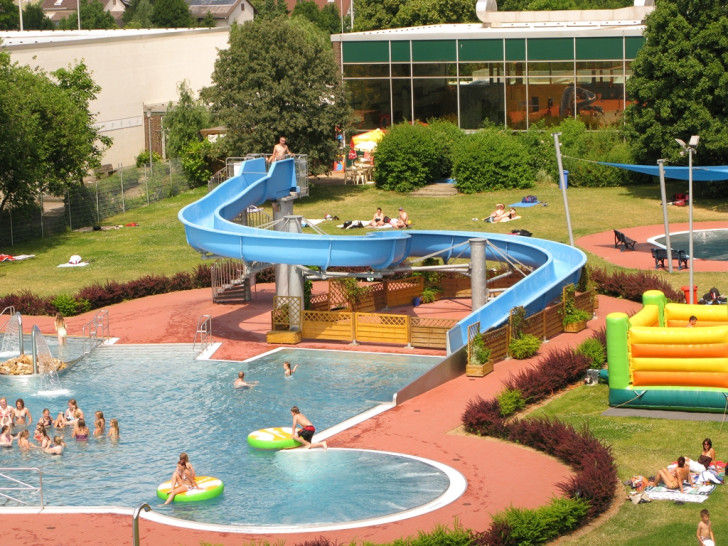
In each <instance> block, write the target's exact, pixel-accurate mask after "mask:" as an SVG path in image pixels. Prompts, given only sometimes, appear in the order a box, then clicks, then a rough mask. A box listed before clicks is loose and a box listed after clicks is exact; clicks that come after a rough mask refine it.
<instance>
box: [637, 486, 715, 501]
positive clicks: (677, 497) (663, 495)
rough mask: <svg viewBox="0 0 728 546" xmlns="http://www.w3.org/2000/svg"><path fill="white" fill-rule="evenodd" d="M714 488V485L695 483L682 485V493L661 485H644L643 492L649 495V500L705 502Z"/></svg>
mask: <svg viewBox="0 0 728 546" xmlns="http://www.w3.org/2000/svg"><path fill="white" fill-rule="evenodd" d="M714 490H715V485H696V486H694V487H690V486H687V485H683V492H682V493H680V490H679V489H668V488H667V487H665V486H663V485H660V486H656V487H655V486H647V487H645V493H647V495H648V496H649V497H650V500H671V501H680V502H695V503H699V502H705V501H706V500H708V495H710V494H711V493H712V492H713V491H714Z"/></svg>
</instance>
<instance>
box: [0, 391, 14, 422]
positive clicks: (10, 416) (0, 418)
mask: <svg viewBox="0 0 728 546" xmlns="http://www.w3.org/2000/svg"><path fill="white" fill-rule="evenodd" d="M14 419H15V408H11V407H10V406H8V400H7V398H5V397H3V398H0V426H5V425H8V426H10V427H12V426H13V420H14Z"/></svg>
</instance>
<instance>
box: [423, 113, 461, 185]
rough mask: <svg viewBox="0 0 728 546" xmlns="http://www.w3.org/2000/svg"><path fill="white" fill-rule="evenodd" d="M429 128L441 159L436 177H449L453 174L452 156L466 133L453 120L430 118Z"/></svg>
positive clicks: (435, 173) (434, 173) (428, 121)
mask: <svg viewBox="0 0 728 546" xmlns="http://www.w3.org/2000/svg"><path fill="white" fill-rule="evenodd" d="M427 129H428V131H429V132H430V134H431V136H432V138H433V141H434V143H435V146H436V147H437V151H438V154H439V156H440V160H439V161H438V163H437V170H436V171H435V172H433V176H434V178H436V179H437V178H448V177H450V175H452V158H453V153H454V152H455V150H456V149H457V148H458V146H460V142H461V141H462V139H463V138H464V137H465V133H464V132H463V131H462V129H460V128H459V127H458V126H457V125H455V124H454V123H452V122H451V121H445V120H439V119H428V120H427Z"/></svg>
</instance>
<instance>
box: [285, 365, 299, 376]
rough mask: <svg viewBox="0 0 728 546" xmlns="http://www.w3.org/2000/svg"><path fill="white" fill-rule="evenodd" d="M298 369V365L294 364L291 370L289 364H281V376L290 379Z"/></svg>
mask: <svg viewBox="0 0 728 546" xmlns="http://www.w3.org/2000/svg"><path fill="white" fill-rule="evenodd" d="M297 369H298V364H296V365H295V366H294V367H293V368H291V363H290V362H284V363H283V375H285V376H286V377H291V376H292V375H293V372H295V371H296V370H297Z"/></svg>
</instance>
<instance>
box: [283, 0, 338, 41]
mask: <svg viewBox="0 0 728 546" xmlns="http://www.w3.org/2000/svg"><path fill="white" fill-rule="evenodd" d="M291 16H292V17H303V18H305V19H308V20H309V21H311V22H312V23H313V24H315V25H316V26H317V27H319V28H320V29H321V30H323V31H324V32H328V33H329V34H335V33H338V32H341V17H340V16H339V8H337V7H336V6H335V5H334V4H328V3H327V4H326V5H325V6H324V7H323V8H321V9H319V7H318V6H317V5H316V2H314V1H313V0H303V1H302V2H298V3H297V4H296V7H294V8H293V12H292V13H291Z"/></svg>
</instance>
